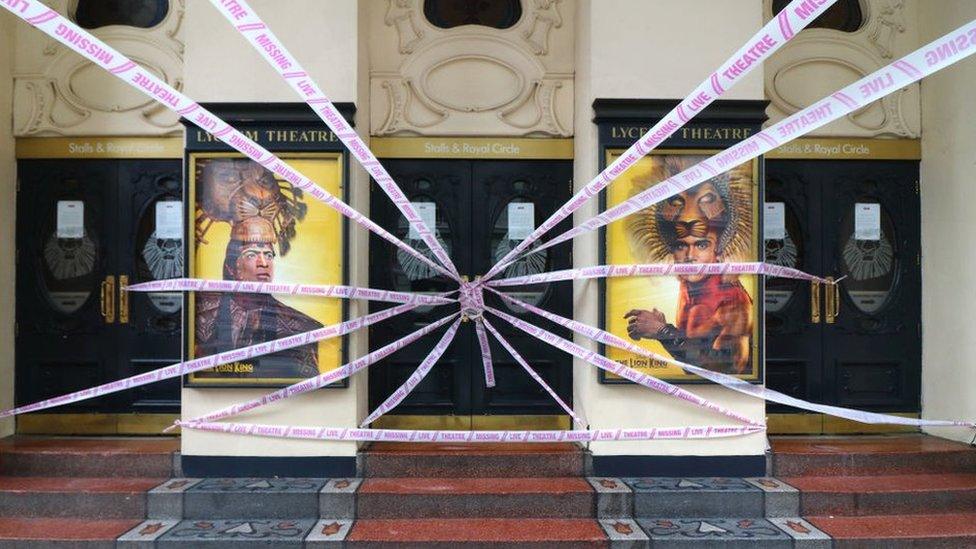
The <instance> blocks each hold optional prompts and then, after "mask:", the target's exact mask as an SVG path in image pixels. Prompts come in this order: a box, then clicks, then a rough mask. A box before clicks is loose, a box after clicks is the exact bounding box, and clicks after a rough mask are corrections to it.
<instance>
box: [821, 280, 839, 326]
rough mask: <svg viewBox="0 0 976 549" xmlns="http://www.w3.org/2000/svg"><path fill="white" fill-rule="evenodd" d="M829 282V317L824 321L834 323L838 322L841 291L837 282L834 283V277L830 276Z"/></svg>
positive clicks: (827, 307)
mask: <svg viewBox="0 0 976 549" xmlns="http://www.w3.org/2000/svg"><path fill="white" fill-rule="evenodd" d="M827 282H828V284H827V295H826V296H825V297H826V302H827V303H826V309H827V318H826V319H824V322H826V323H827V324H833V323H835V322H837V314H838V313H840V293H839V290H838V289H837V284H835V283H834V277H832V276H828V277H827Z"/></svg>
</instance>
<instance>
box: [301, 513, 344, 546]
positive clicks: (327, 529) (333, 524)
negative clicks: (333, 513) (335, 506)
mask: <svg viewBox="0 0 976 549" xmlns="http://www.w3.org/2000/svg"><path fill="white" fill-rule="evenodd" d="M352 522H353V521H352V520H349V519H334V518H328V519H321V520H319V521H318V522H317V523H315V526H314V527H312V531H311V532H309V534H308V536H307V537H306V538H305V547H307V548H312V547H320V546H322V547H328V546H332V547H338V546H340V545H341V544H342V542H343V541H344V540H345V539H346V536H348V535H349V530H350V529H351V528H352Z"/></svg>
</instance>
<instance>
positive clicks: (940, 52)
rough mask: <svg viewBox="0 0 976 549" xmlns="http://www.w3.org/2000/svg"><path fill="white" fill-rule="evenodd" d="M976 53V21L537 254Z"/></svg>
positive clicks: (567, 234)
mask: <svg viewBox="0 0 976 549" xmlns="http://www.w3.org/2000/svg"><path fill="white" fill-rule="evenodd" d="M974 53H976V21H970V22H969V23H967V24H965V25H963V26H961V27H959V28H958V29H956V30H954V31H952V32H950V33H949V34H946V35H945V36H943V37H942V38H939V39H938V40H935V41H933V42H930V43H929V44H927V45H925V46H922V47H921V48H919V49H917V50H915V51H914V52H912V53H910V54H908V55H906V56H905V57H902V58H901V59H899V60H898V61H895V62H894V63H891V64H890V65H888V66H886V67H884V68H882V69H879V70H877V71H875V72H873V73H871V74H869V75H867V76H865V77H864V78H862V79H860V80H858V81H857V82H854V83H853V84H851V85H849V86H847V87H845V88H843V89H841V90H840V91H838V92H836V93H834V94H832V95H830V96H828V97H826V98H824V99H822V100H820V101H818V102H816V103H814V104H813V105H811V106H809V107H807V108H805V109H803V110H801V111H799V112H797V113H796V114H794V115H792V116H789V117H787V118H785V119H784V120H782V121H781V122H778V123H776V124H773V125H772V126H770V127H769V128H766V129H765V130H763V131H761V132H759V133H757V134H755V135H754V136H752V137H750V138H749V139H746V140H744V141H741V142H739V143H737V144H735V145H733V146H732V147H729V148H728V149H726V150H724V151H722V152H720V153H718V154H716V155H714V156H712V157H711V158H708V159H706V160H703V161H701V162H699V163H698V164H695V165H694V166H692V167H690V168H688V169H686V170H685V171H683V172H681V173H679V174H677V175H675V176H672V177H670V178H668V179H666V180H664V181H662V182H660V183H658V184H656V185H654V186H653V187H651V188H650V189H647V190H646V191H643V192H641V193H638V194H636V195H634V196H633V197H632V198H630V199H628V200H626V201H625V202H621V203H620V204H618V205H616V206H614V207H613V208H610V209H608V210H606V211H605V212H603V213H601V214H599V215H597V216H595V217H593V218H591V219H589V220H587V221H585V222H583V223H581V224H580V225H578V226H576V227H573V228H572V229H570V230H568V231H566V232H564V233H563V234H561V235H559V236H557V237H556V238H553V239H552V240H549V241H548V242H546V243H544V244H542V245H541V246H537V247H535V248H533V249H532V250H531V251H530V252H528V253H529V254H534V253H537V252H540V251H542V250H545V249H546V248H549V247H551V246H555V245H556V244H559V243H561V242H565V241H567V240H571V239H573V238H574V237H576V236H579V235H581V234H583V233H587V232H590V231H594V230H596V229H598V228H600V227H603V226H604V225H607V224H609V223H612V222H614V221H616V220H618V219H622V218H624V217H626V216H628V215H630V214H633V213H635V212H638V211H640V210H642V209H644V208H647V207H648V206H651V205H653V204H656V203H658V202H661V201H662V200H665V199H667V198H669V197H672V196H674V195H676V194H678V193H680V192H682V191H684V190H687V189H690V188H691V187H694V186H695V185H698V184H699V183H702V182H704V181H707V180H708V179H711V178H712V177H715V176H716V175H718V174H720V173H722V172H725V171H727V170H729V169H730V168H732V167H734V166H737V165H739V164H742V163H743V162H746V161H748V160H751V159H753V158H756V157H758V156H761V155H763V154H765V153H767V152H769V151H770V150H772V149H775V148H776V147H779V146H780V145H782V144H784V143H787V142H789V141H791V140H793V139H796V138H797V137H801V136H803V135H806V134H807V133H810V132H812V131H813V130H816V129H818V128H822V127H823V126H825V125H827V124H829V123H830V122H833V121H834V120H837V119H838V118H841V117H843V116H846V115H848V114H850V113H852V112H854V111H857V110H858V109H861V108H863V107H864V106H865V105H867V104H869V103H871V102H872V101H876V100H878V99H881V98H882V97H885V96H887V95H889V94H891V93H893V92H895V91H897V90H900V89H902V88H904V87H905V86H908V85H911V84H913V83H915V82H917V81H919V80H921V79H922V78H923V77H925V76H928V75H930V74H933V73H935V72H937V71H940V70H942V69H944V68H946V67H948V66H950V65H952V64H954V63H957V62H959V61H962V60H963V59H965V58H967V57H969V56H970V55H972V54H974Z"/></svg>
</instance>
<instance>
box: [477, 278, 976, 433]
mask: <svg viewBox="0 0 976 549" xmlns="http://www.w3.org/2000/svg"><path fill="white" fill-rule="evenodd" d="M491 291H492V292H494V293H496V294H497V295H499V296H500V297H501V298H502V299H504V300H506V301H508V302H509V303H511V304H513V305H516V306H519V307H523V308H525V309H527V310H529V311H532V312H533V313H535V314H537V315H539V316H541V317H543V318H546V319H548V320H551V321H552V322H555V323H556V324H558V325H560V326H563V327H565V328H568V329H570V330H572V331H574V332H576V333H578V334H580V335H583V336H586V337H588V338H590V339H592V340H594V341H597V342H599V343H603V344H604V345H610V346H612V347H616V348H618V349H622V350H624V351H628V352H631V353H634V354H637V355H640V356H643V357H647V358H650V359H652V360H658V361H661V362H666V363H669V364H674V365H675V366H678V367H679V368H681V369H683V370H685V371H686V372H688V373H691V374H695V375H697V376H700V377H702V378H705V379H707V380H709V381H711V382H713V383H717V384H719V385H721V386H723V387H726V388H728V389H731V390H733V391H737V392H739V393H743V394H746V395H749V396H752V397H755V398H759V399H763V400H768V401H771V402H776V403H779V404H785V405H787V406H792V407H794V408H799V409H801V410H807V411H810V412H818V413H822V414H827V415H831V416H836V417H840V418H844V419H850V420H852V421H858V422H860V423H868V424H875V425H877V424H887V425H911V426H916V427H974V428H976V422H967V421H956V420H940V419H914V418H907V417H901V416H893V415H888V414H879V413H875V412H865V411H861V410H854V409H851V408H841V407H839V406H829V405H826V404H815V403H812V402H807V401H805V400H801V399H798V398H795V397H791V396H789V395H785V394H783V393H780V392H778V391H774V390H772V389H767V388H766V387H764V386H762V385H753V384H752V383H749V382H748V381H744V380H741V379H739V378H737V377H735V376H730V375H728V374H723V373H719V372H713V371H711V370H706V369H705V368H702V367H700V366H693V365H691V364H687V363H684V362H681V361H679V360H674V359H673V358H670V357H666V356H663V355H659V354H657V353H653V352H651V351H648V350H646V349H644V348H643V347H640V346H638V345H635V344H633V343H631V342H629V341H627V340H625V339H623V338H620V337H617V336H615V335H613V334H611V333H610V332H607V331H605V330H601V329H599V328H594V327H593V326H589V325H587V324H583V323H582V322H578V321H575V320H572V319H569V318H566V317H564V316H560V315H557V314H555V313H550V312H549V311H546V310H544V309H541V308H539V307H536V306H535V305H532V304H530V303H526V302H524V301H521V300H519V299H516V298H514V297H511V296H509V295H506V294H504V293H502V292H499V291H497V290H494V289H492V290H491Z"/></svg>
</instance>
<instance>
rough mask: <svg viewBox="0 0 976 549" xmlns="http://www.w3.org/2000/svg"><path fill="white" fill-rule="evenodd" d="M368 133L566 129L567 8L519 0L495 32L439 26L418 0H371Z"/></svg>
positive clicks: (569, 75)
mask: <svg viewBox="0 0 976 549" xmlns="http://www.w3.org/2000/svg"><path fill="white" fill-rule="evenodd" d="M370 9H371V11H370V14H369V30H370V34H369V50H370V53H369V55H370V67H371V70H370V109H371V120H372V127H371V128H370V130H371V133H372V134H373V135H509V136H516V135H517V136H560V137H564V136H570V135H572V134H573V56H574V52H573V21H572V18H573V16H574V13H573V12H574V9H573V6H572V5H566V3H565V2H564V0H523V5H522V17H521V19H520V20H519V21H518V22H517V23H516V24H515V25H514V26H512V27H511V28H508V29H504V30H500V29H495V28H490V27H485V26H478V25H464V26H461V27H456V28H452V29H441V28H438V27H436V26H434V25H432V24H431V23H430V22H428V21H427V20H426V18H425V17H424V11H423V0H385V1H384V2H375V3H371V8H370Z"/></svg>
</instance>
